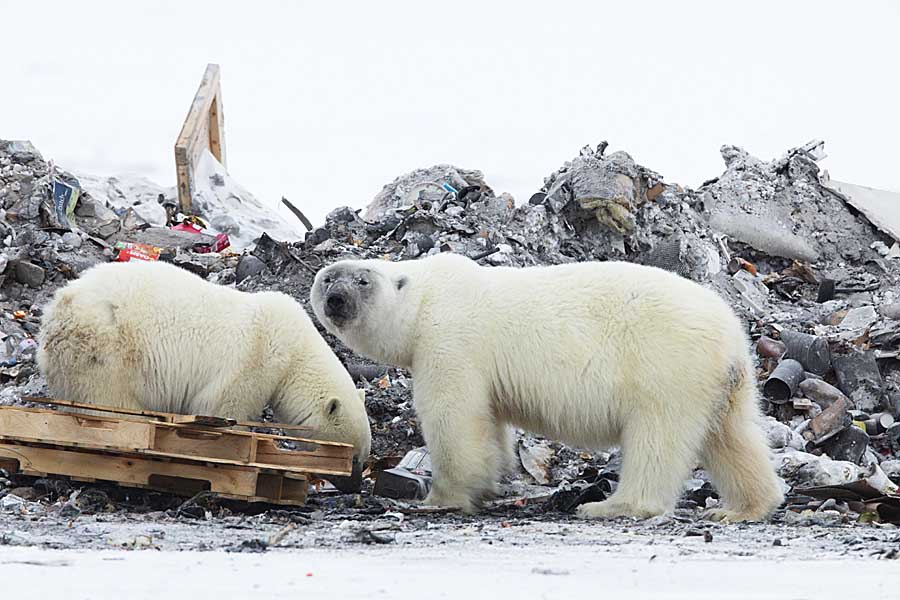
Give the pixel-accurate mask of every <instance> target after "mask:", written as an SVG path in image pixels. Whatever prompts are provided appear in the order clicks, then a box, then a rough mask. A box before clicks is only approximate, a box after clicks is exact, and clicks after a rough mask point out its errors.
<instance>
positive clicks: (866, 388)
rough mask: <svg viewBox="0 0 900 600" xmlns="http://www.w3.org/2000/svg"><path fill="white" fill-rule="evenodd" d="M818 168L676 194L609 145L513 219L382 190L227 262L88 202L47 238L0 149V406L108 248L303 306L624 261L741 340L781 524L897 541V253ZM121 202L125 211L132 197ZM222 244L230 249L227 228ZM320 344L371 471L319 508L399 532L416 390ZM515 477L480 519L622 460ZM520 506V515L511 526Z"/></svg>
mask: <svg viewBox="0 0 900 600" xmlns="http://www.w3.org/2000/svg"><path fill="white" fill-rule="evenodd" d="M822 147H823V145H822V143H821V142H818V141H814V142H811V143H810V144H807V145H805V146H801V147H798V148H794V149H791V150H789V151H788V152H786V153H785V154H784V155H783V156H781V157H779V158H777V159H774V160H771V161H768V162H766V161H763V160H760V159H757V158H755V157H753V156H751V155H750V154H749V153H747V152H746V151H745V150H743V149H741V148H739V147H736V146H723V147H722V149H721V153H722V157H723V160H724V162H725V170H724V171H723V173H722V174H721V175H719V176H718V177H716V178H714V179H711V180H709V181H707V182H705V183H704V184H703V185H701V186H700V187H699V188H697V189H690V188H686V187H682V186H680V185H677V184H673V183H668V182H666V181H665V180H664V178H663V177H662V176H661V175H659V174H657V173H655V172H654V171H652V170H650V169H648V168H646V167H643V166H641V165H640V164H638V163H637V162H635V160H634V159H633V158H632V157H631V156H629V155H628V154H627V153H626V152H623V151H615V152H608V147H607V144H606V143H605V142H603V143H601V144H599V145H598V146H596V147H593V148H592V147H585V148H583V149H582V150H581V151H580V152H579V154H578V155H577V156H576V157H574V158H573V159H572V160H571V161H568V162H566V163H565V164H564V165H563V166H562V167H561V168H560V169H559V170H557V171H555V172H553V173H551V174H549V175H548V176H547V177H546V178H545V179H544V184H543V186H542V187H541V189H539V190H536V191H535V193H534V194H533V195H532V196H531V197H530V198H528V199H520V200H521V201H520V202H519V203H518V204H517V203H516V202H515V201H514V199H513V198H512V197H511V196H509V195H508V194H499V195H498V194H497V193H495V191H494V190H493V189H492V188H491V187H490V186H489V185H488V184H487V183H486V181H485V177H484V175H483V174H482V173H481V172H479V171H474V170H466V169H460V168H457V167H453V166H450V165H437V166H434V167H431V168H428V169H418V170H415V171H412V172H410V173H407V174H405V175H403V176H401V177H398V178H397V179H396V180H394V181H393V182H391V183H390V184H388V185H386V186H385V187H384V189H383V190H382V191H381V192H380V193H378V194H377V196H376V197H375V199H374V200H373V202H372V203H371V204H370V205H369V206H368V208H367V209H366V211H365V213H364V216H361V215H360V213H361V212H362V211H359V210H354V209H351V208H348V207H338V208H335V209H334V210H332V211H331V212H330V213H329V214H328V215H327V217H326V219H325V223H324V224H322V225H321V226H318V227H314V228H313V229H312V230H311V231H309V232H307V233H306V235H305V238H304V239H303V240H302V241H279V240H277V239H276V236H274V235H273V236H270V235H268V234H266V233H262V234H261V235H259V236H258V237H256V238H255V240H254V243H253V244H250V245H249V246H248V247H247V249H245V250H243V251H242V252H241V253H240V254H238V253H235V252H231V251H229V250H226V251H224V252H222V253H216V252H212V253H197V252H194V251H192V248H194V246H195V244H196V242H197V239H198V238H197V237H196V235H198V234H190V233H181V232H176V231H172V230H171V229H168V228H167V227H165V220H164V219H163V220H162V222H160V219H161V218H162V217H161V214H163V213H159V206H154V207H153V208H152V209H146V210H141V209H139V208H135V209H134V210H131V211H127V210H126V211H122V210H117V209H116V208H115V207H114V206H112V204H109V203H108V200H106V201H104V200H98V197H97V194H94V193H91V192H89V191H88V192H87V193H83V194H82V195H81V197H80V198H79V201H78V205H77V206H76V207H75V210H74V216H73V221H74V223H73V224H72V226H71V227H65V226H64V225H63V224H61V223H59V222H56V219H55V218H54V215H55V212H54V211H53V210H52V209H53V206H52V201H51V199H50V196H49V175H48V165H47V163H46V162H45V161H44V160H43V158H42V157H41V155H40V153H39V152H38V151H37V150H36V149H35V148H34V147H33V146H31V144H30V143H27V142H2V141H0V238H2V254H0V331H2V333H0V336H2V338H0V365H2V366H0V403H3V404H10V403H18V402H20V401H21V400H20V399H21V397H22V396H26V395H38V394H41V393H43V392H44V391H45V389H44V387H45V386H44V383H43V381H42V379H41V377H40V375H39V374H38V373H37V372H36V367H35V365H34V361H33V355H34V350H35V344H34V341H33V337H34V335H35V333H36V332H37V327H38V324H39V319H40V314H41V313H40V307H41V306H42V305H43V303H44V302H45V301H46V300H47V299H48V297H49V295H50V294H52V292H53V291H54V290H55V289H57V288H58V287H60V286H61V285H63V284H65V282H66V281H68V280H70V279H73V278H75V277H77V276H78V274H79V273H81V272H82V271H84V270H85V269H87V268H89V267H90V266H92V265H94V264H97V263H99V262H104V261H108V260H111V258H112V256H113V254H114V252H113V246H114V244H115V242H117V241H123V242H143V243H150V244H154V245H159V246H165V247H166V248H169V249H171V255H169V256H166V257H164V258H165V259H167V260H171V261H172V262H174V263H176V264H179V265H181V266H183V267H185V268H187V269H189V270H191V271H193V272H195V273H197V274H199V275H200V276H202V277H205V278H207V279H209V280H211V281H215V282H218V283H220V284H223V285H235V286H237V287H238V288H239V289H242V290H248V291H253V290H263V289H274V290H280V291H283V292H286V293H288V294H290V295H292V296H293V297H295V298H296V299H297V300H299V301H300V302H302V303H304V304H306V303H307V301H308V297H309V288H310V286H311V284H312V280H313V277H314V275H315V273H316V271H317V270H318V269H319V268H321V267H322V266H324V265H327V264H329V263H331V262H334V261H337V260H340V259H344V258H351V257H352V258H387V259H391V260H407V259H414V258H417V257H421V256H425V255H429V254H435V253H439V252H455V253H459V254H464V255H467V256H469V257H471V258H473V259H476V260H478V261H480V262H481V263H482V264H487V265H504V266H517V267H522V266H529V265H542V264H543V265H547V264H560V263H568V262H574V261H584V260H627V261H633V262H638V263H642V264H648V265H654V266H658V267H661V268H664V269H668V270H671V271H674V272H676V273H679V274H681V275H682V276H684V277H688V278H690V279H693V280H694V281H697V282H700V283H701V284H704V285H707V286H710V287H712V288H713V289H715V290H716V291H718V292H719V293H720V294H721V295H722V296H723V297H725V298H726V299H727V300H728V301H729V302H730V303H731V304H732V306H734V308H735V309H736V311H737V312H738V314H739V315H740V316H741V317H742V318H744V319H745V320H746V322H747V325H748V330H749V332H750V335H751V338H752V342H753V344H754V347H755V348H756V352H757V356H758V359H759V362H758V372H757V375H758V380H759V384H760V392H761V397H762V398H763V400H762V402H763V405H764V408H765V412H766V420H765V422H764V423H763V426H764V429H765V432H766V436H767V439H768V441H769V445H770V446H771V448H772V450H773V455H772V460H773V462H774V465H775V467H776V469H777V470H778V473H779V475H780V476H781V477H782V478H783V479H784V481H785V490H786V491H787V492H788V495H787V503H786V512H785V511H781V512H779V513H778V515H776V517H775V518H776V521H781V522H789V523H793V522H800V521H802V520H804V519H806V520H808V521H811V522H815V523H819V524H822V523H825V524H828V523H831V522H835V523H851V522H857V521H865V522H872V521H875V522H894V523H900V515H898V513H900V499H898V497H897V492H896V485H893V484H897V483H900V467H898V465H900V462H898V461H900V423H895V422H894V421H895V419H896V420H898V421H900V360H898V352H900V260H898V259H897V258H900V257H897V258H895V257H894V255H892V254H891V252H890V248H892V247H894V246H895V244H896V243H897V240H895V239H893V238H892V237H891V236H890V235H889V234H888V233H885V232H884V231H882V230H880V229H879V228H878V227H876V226H875V225H873V224H872V223H871V222H870V221H869V220H868V219H867V218H866V217H865V216H863V215H862V214H861V213H859V212H858V211H857V210H855V209H854V208H852V207H851V206H850V205H849V204H848V201H847V198H845V197H844V196H843V195H842V194H841V193H840V192H838V191H836V190H835V189H834V187H833V186H832V185H828V182H827V178H826V177H825V176H823V174H821V173H820V172H819V167H818V165H817V163H816V161H817V160H819V159H821V156H822ZM57 173H58V177H60V178H62V179H64V180H66V179H69V180H71V179H73V178H72V177H71V176H70V175H69V174H67V173H66V172H65V171H62V170H57ZM115 189H117V190H118V191H119V192H123V193H127V186H123V185H119V186H118V187H116V188H115ZM145 201H146V199H145ZM138 204H139V205H140V203H138ZM160 205H161V203H160ZM220 221H221V219H220ZM220 226H221V227H225V228H226V229H227V228H228V227H231V230H232V231H234V230H235V229H234V228H235V227H237V228H238V229H239V228H240V227H241V223H234V224H231V223H225V224H222V223H220ZM226 226H227V227H226ZM885 250H887V251H885ZM310 312H311V311H310ZM321 332H322V333H323V335H324V336H325V338H326V340H328V342H329V343H330V344H331V345H332V347H333V348H334V350H335V352H336V353H337V355H338V356H339V357H340V358H341V360H342V361H343V362H344V364H345V365H346V366H347V368H348V370H349V371H350V372H351V374H353V375H354V376H355V377H356V378H357V379H358V381H359V385H360V386H361V387H364V388H365V389H366V397H367V408H368V412H369V416H370V420H371V421H372V432H373V457H372V461H371V465H370V471H369V476H370V478H369V480H368V482H367V487H366V488H364V493H363V495H362V496H359V497H356V498H354V499H352V500H347V499H341V498H342V497H341V496H340V495H338V494H336V493H334V491H333V490H332V491H328V490H323V491H321V492H320V494H318V495H314V496H313V497H312V500H311V505H312V507H313V508H314V509H315V510H326V511H337V512H340V511H342V513H341V514H344V513H353V511H357V512H359V511H368V514H376V513H378V514H380V513H383V512H385V511H392V510H401V511H403V510H406V511H411V510H412V509H411V505H408V504H404V503H402V502H397V501H392V500H389V499H386V498H379V497H377V496H374V495H372V494H371V490H372V486H373V483H374V480H375V479H376V478H377V473H378V472H379V471H382V470H385V469H389V468H392V467H394V466H396V465H397V463H398V462H399V460H400V459H401V458H402V457H403V456H404V454H405V453H406V452H407V451H409V450H412V449H414V448H418V447H421V446H422V445H423V443H424V441H423V439H422V435H421V430H420V428H419V424H418V421H417V419H416V416H415V412H414V410H413V406H412V378H411V375H410V374H409V373H406V372H404V371H402V370H398V369H394V368H388V367H386V366H383V365H375V364H372V363H371V362H370V361H367V360H366V359H364V358H361V357H358V356H355V355H354V354H353V353H352V352H351V351H350V350H349V349H347V348H346V347H344V346H343V345H342V344H341V343H340V342H338V341H337V340H336V339H334V338H333V337H331V336H329V335H328V334H327V333H326V332H325V331H324V330H321ZM517 456H518V457H519V458H520V461H521V463H522V464H521V468H520V469H519V471H518V473H516V474H514V475H512V476H510V478H509V479H508V481H506V482H505V490H506V497H505V498H503V499H501V500H499V501H498V503H496V504H495V505H494V506H493V508H491V509H489V510H493V511H501V512H502V513H503V514H504V515H507V514H510V513H511V512H512V513H515V514H518V515H520V516H529V517H536V516H538V515H540V518H545V517H547V516H548V515H554V514H555V515H557V516H559V517H560V518H562V517H563V515H567V513H570V512H573V511H574V508H575V506H577V504H579V503H581V502H584V501H590V500H596V499H602V498H603V497H605V496H606V495H608V494H609V493H611V491H613V490H614V489H615V485H616V482H617V479H618V470H619V465H620V463H621V457H620V455H619V453H618V452H617V450H616V449H611V450H610V451H603V452H599V451H587V450H582V449H573V448H568V447H566V446H564V445H562V444H559V443H557V442H553V441H548V440H543V439H540V438H536V437H534V436H531V435H526V434H522V433H519V434H518V440H517ZM15 480H16V476H12V475H11V476H9V477H7V478H5V479H3V480H0V484H2V485H3V491H0V494H3V495H4V497H3V498H0V500H2V505H0V510H12V511H21V510H29V511H33V510H41V509H40V508H39V507H40V506H44V507H45V508H44V509H42V510H61V509H60V508H58V507H57V508H54V507H55V506H56V505H55V504H54V505H50V504H48V502H57V503H59V505H60V506H66V505H67V506H70V508H69V509H66V510H69V511H73V512H72V514H76V513H75V512H74V511H78V512H77V514H82V513H84V512H90V511H91V510H95V507H94V506H93V505H90V506H88V507H87V508H83V507H82V504H84V502H85V499H84V498H81V497H78V496H76V497H74V498H73V497H72V494H73V493H74V492H73V491H72V490H71V489H68V488H67V489H63V490H61V491H60V490H56V491H53V490H50V491H46V490H45V491H44V492H42V493H38V494H36V495H35V497H36V498H38V499H39V501H38V502H35V501H34V500H31V499H27V498H26V497H27V496H28V494H29V492H28V490H35V489H37V488H38V487H39V484H38V483H35V482H24V483H23V485H21V486H19V488H20V489H18V490H13V489H12V488H14V487H16V481H15ZM44 481H46V480H44ZM860 482H862V483H860ZM891 482H893V483H891ZM863 484H865V485H863ZM40 485H45V486H46V485H50V484H46V483H44V484H40ZM53 485H58V484H53ZM892 485H893V487H891V486H892ZM854 486H855V487H854ZM823 490H825V491H823ZM828 490H831V492H829V491H828ZM872 490H876V492H877V494H878V495H875V496H873V495H872V494H873V492H872ZM13 491H17V493H15V494H14V493H13ZM110 493H112V492H110V491H109V490H106V491H105V492H104V494H110ZM23 494H24V495H23ZM116 494H118V492H117V493H116ZM116 494H113V496H115V497H107V498H106V500H103V502H107V503H108V504H111V505H116V503H117V502H124V503H125V504H126V505H127V506H130V507H131V509H134V505H135V503H138V504H140V503H141V502H143V503H144V504H145V505H147V506H151V505H152V507H153V508H152V510H154V511H157V512H159V511H163V512H164V511H168V512H167V513H165V514H166V515H167V518H172V519H174V518H188V517H185V515H186V514H187V515H195V516H196V517H197V518H202V519H208V518H215V516H216V514H219V515H220V516H228V515H231V514H232V512H227V514H226V513H223V512H221V511H223V510H225V511H231V510H235V509H227V508H223V506H225V505H224V504H220V503H213V505H212V508H210V507H209V505H204V506H199V508H198V505H197V503H195V504H194V505H190V506H182V505H180V504H179V503H180V502H181V501H180V500H179V501H177V502H176V501H172V500H169V499H160V497H159V495H158V494H157V495H154V494H152V493H147V494H141V493H136V492H134V491H133V490H132V491H131V492H129V494H125V495H127V496H129V499H127V500H125V499H121V498H120V496H121V494H119V495H118V496H117V495H116ZM523 497H528V498H531V500H529V501H528V502H520V503H519V504H517V505H515V506H514V505H513V504H512V502H513V501H514V500H515V499H517V498H518V499H521V498H523ZM79 498H81V499H79ZM101 500H102V499H101ZM41 502H43V504H40V503H41ZM67 503H68V504H67ZM716 503H717V494H716V492H715V490H714V489H713V488H712V486H711V485H710V483H709V481H708V478H707V476H706V474H705V473H704V472H703V471H702V469H698V470H697V471H695V473H694V476H693V478H692V479H691V480H689V481H687V482H686V486H685V495H684V497H683V499H682V501H681V503H680V504H679V511H687V512H686V513H685V514H690V515H693V516H696V515H697V514H699V510H700V509H704V508H709V507H713V506H715V505H716ZM35 504H37V505H38V507H37V508H36V507H35V506H33V505H35ZM104 506H105V504H104ZM317 506H318V508H316V507H317ZM895 508H896V510H895ZM216 511H219V512H218V513H217V512H216ZM516 511H518V512H516ZM280 512H284V511H280ZM210 515H211V516H210ZM191 518H193V517H191ZM304 518H305V517H304ZM565 518H568V516H565ZM363 538H365V539H369V540H371V539H373V538H371V537H366V536H363V537H360V538H359V539H363Z"/></svg>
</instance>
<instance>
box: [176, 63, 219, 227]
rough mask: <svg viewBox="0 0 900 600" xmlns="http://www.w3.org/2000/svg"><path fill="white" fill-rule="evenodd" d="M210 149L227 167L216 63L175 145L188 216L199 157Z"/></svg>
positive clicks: (208, 71) (180, 193) (181, 195)
mask: <svg viewBox="0 0 900 600" xmlns="http://www.w3.org/2000/svg"><path fill="white" fill-rule="evenodd" d="M207 149H208V150H209V151H210V152H212V154H213V156H215V157H216V160H218V161H219V162H220V163H221V164H222V165H223V166H225V113H224V110H223V108H222V91H221V89H220V87H219V65H215V64H208V65H206V71H205V72H204V73H203V79H201V80H200V86H199V87H198V88H197V93H196V94H195V95H194V100H193V102H191V108H190V110H189V111H188V114H187V118H185V120H184V124H183V125H182V127H181V133H180V134H179V135H178V140H177V141H176V142H175V171H176V176H177V179H178V204H179V206H180V208H181V212H183V213H185V214H190V212H191V197H192V194H193V191H194V184H193V178H194V169H195V167H196V165H197V161H198V160H199V158H200V155H201V154H202V153H203V151H204V150H207Z"/></svg>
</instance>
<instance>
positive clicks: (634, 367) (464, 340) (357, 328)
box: [311, 254, 782, 521]
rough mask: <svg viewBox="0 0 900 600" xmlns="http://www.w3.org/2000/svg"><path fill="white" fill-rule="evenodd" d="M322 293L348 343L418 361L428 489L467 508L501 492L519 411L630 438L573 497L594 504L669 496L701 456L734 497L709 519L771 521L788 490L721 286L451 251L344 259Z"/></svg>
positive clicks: (317, 292)
mask: <svg viewBox="0 0 900 600" xmlns="http://www.w3.org/2000/svg"><path fill="white" fill-rule="evenodd" d="M311 303H312V307H313V311H314V312H315V314H316V317H317V318H318V319H319V320H320V321H321V322H322V324H323V325H324V326H325V327H326V329H328V330H329V331H330V332H332V333H333V334H334V335H336V336H337V337H338V338H340V339H341V340H342V341H343V342H344V343H345V344H347V345H348V346H350V348H352V349H353V350H355V351H357V352H359V353H360V354H363V355H365V356H368V357H369V358H372V359H374V360H376V361H379V362H387V363H393V364H395V365H398V366H402V367H405V368H408V369H410V370H411V371H412V374H413V389H414V404H415V408H416V412H417V413H418V415H419V417H420V419H421V422H422V428H423V433H424V435H425V440H426V442H427V444H428V446H429V448H430V449H431V452H432V464H433V467H434V482H433V487H432V491H431V493H430V495H429V497H428V498H427V499H426V502H427V503H429V504H436V505H443V506H451V507H459V508H461V509H463V510H464V511H467V512H471V511H474V510H476V509H477V507H478V505H479V503H480V501H481V500H482V499H483V498H485V497H488V496H489V495H490V494H491V493H494V492H495V485H496V482H497V478H498V474H499V473H500V471H501V470H502V469H503V468H504V466H505V464H506V461H508V460H509V458H510V456H511V454H512V444H511V440H510V438H509V426H510V425H514V426H517V427H520V428H522V429H526V430H529V431H532V432H535V433H539V434H542V435H545V436H547V437H550V438H553V439H557V440H561V441H563V442H566V443H569V444H572V445H574V446H579V447H586V448H597V447H601V446H610V445H619V446H621V448H622V451H623V460H624V463H623V467H622V473H621V480H620V483H619V486H618V489H617V490H616V492H615V493H614V494H613V495H612V496H610V498H608V499H607V500H605V501H603V502H592V503H588V504H584V505H582V506H581V507H579V514H580V515H581V516H583V517H615V516H623V515H627V516H634V517H648V516H652V515H658V514H661V513H664V512H666V511H668V510H671V509H672V508H673V506H674V504H675V502H676V500H677V499H678V496H679V494H680V492H681V490H682V486H683V484H684V481H685V479H686V477H688V476H689V473H690V470H691V469H692V468H693V467H694V466H696V461H697V460H698V459H699V460H701V461H702V463H703V464H704V466H705V467H706V469H707V470H708V471H709V473H710V475H711V477H712V479H713V481H714V483H715V485H716V486H717V488H718V490H719V491H720V492H721V494H722V496H723V498H724V503H723V508H722V509H718V510H717V511H714V512H713V513H712V514H710V515H709V516H710V517H712V518H716V519H728V520H733V521H734V520H758V519H763V518H765V517H766V516H767V515H769V514H770V513H771V512H772V511H773V510H774V509H775V508H776V507H777V506H778V505H779V504H780V503H781V501H782V493H781V489H780V486H779V482H778V479H777V476H776V474H775V472H774V470H773V468H772V466H771V465H770V462H769V456H768V452H769V450H768V448H767V446H766V443H765V440H764V438H763V435H762V432H761V429H760V428H759V426H758V422H757V420H758V418H759V416H760V414H759V407H758V396H757V391H756V385H755V372H754V367H753V363H752V359H751V357H750V354H749V352H748V339H747V336H746V334H745V333H744V330H743V327H742V326H741V323H740V322H739V320H738V318H737V317H736V316H735V315H734V313H733V312H732V310H731V309H730V308H729V306H728V305H727V304H726V303H725V302H724V301H723V300H722V299H721V298H720V297H719V296H717V295H716V294H715V293H714V292H712V291H710V290H707V289H705V288H704V287H702V286H700V285H698V284H696V283H694V282H692V281H689V280H687V279H683V278H681V277H679V276H677V275H675V274H673V273H670V272H667V271H663V270H661V269H657V268H653V267H646V266H641V265H636V264H631V263H624V262H603V263H598V262H593V263H578V264H566V265H559V266H551V267H531V268H524V269H515V268H500V267H481V266H478V265H477V264H476V263H475V262H473V261H471V260H469V259H467V258H465V257H463V256H459V255H451V254H438V255H435V256H431V257H428V258H424V259H421V260H415V261H405V262H387V261H383V260H358V261H340V262H337V263H334V264H332V265H330V266H328V267H326V268H324V269H322V270H320V271H319V273H318V274H317V275H316V278H315V281H314V284H313V288H312V290H311Z"/></svg>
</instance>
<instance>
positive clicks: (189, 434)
mask: <svg viewBox="0 0 900 600" xmlns="http://www.w3.org/2000/svg"><path fill="white" fill-rule="evenodd" d="M233 433H234V432H231V431H218V430H209V429H206V430H204V429H194V428H186V427H166V426H160V427H158V428H157V431H156V439H155V440H154V443H153V446H152V447H151V448H148V450H154V451H156V452H163V453H169V454H180V455H189V456H198V457H204V458H216V459H227V460H233V461H237V462H243V463H251V462H253V458H254V457H253V452H252V451H253V447H254V446H255V444H254V438H253V437H252V436H245V435H232V434H233Z"/></svg>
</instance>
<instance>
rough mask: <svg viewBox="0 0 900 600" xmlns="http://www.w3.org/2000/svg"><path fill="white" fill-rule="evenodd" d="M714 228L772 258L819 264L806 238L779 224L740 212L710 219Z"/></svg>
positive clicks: (719, 215)
mask: <svg viewBox="0 0 900 600" xmlns="http://www.w3.org/2000/svg"><path fill="white" fill-rule="evenodd" d="M709 224H710V226H711V227H712V228H713V229H715V230H717V231H720V232H722V233H724V234H726V235H729V236H731V237H733V238H734V239H736V240H738V241H739V242H743V243H745V244H747V245H748V246H752V247H754V248H756V249H757V250H760V251H762V252H765V253H766V254H768V255H770V256H782V257H784V258H792V259H795V260H802V261H806V262H815V261H816V260H818V258H819V253H818V252H816V250H815V249H814V248H813V247H812V246H811V245H810V244H809V243H807V242H806V240H804V239H803V238H801V237H799V236H796V235H794V234H793V233H791V232H790V231H788V230H787V229H786V228H784V227H782V226H781V225H780V224H779V223H778V222H777V221H775V220H770V219H763V218H759V217H755V216H753V215H748V214H744V213H736V212H717V213H714V214H713V215H711V216H710V220H709Z"/></svg>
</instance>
